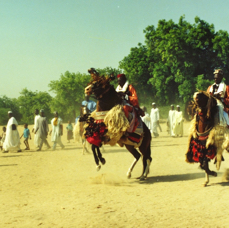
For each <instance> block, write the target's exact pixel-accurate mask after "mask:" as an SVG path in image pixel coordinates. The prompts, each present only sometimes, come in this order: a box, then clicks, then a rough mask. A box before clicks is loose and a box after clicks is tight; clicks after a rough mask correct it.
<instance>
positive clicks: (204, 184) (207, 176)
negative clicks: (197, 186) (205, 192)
mask: <svg viewBox="0 0 229 228" xmlns="http://www.w3.org/2000/svg"><path fill="white" fill-rule="evenodd" d="M208 183H209V175H208V174H207V172H205V182H204V183H203V186H204V187H206V186H207V185H208Z"/></svg>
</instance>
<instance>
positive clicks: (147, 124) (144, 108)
mask: <svg viewBox="0 0 229 228" xmlns="http://www.w3.org/2000/svg"><path fill="white" fill-rule="evenodd" d="M141 109H142V110H143V111H144V113H145V115H144V116H143V117H142V116H141V119H142V121H143V122H144V123H145V125H146V126H147V127H148V128H149V130H150V129H151V119H150V116H149V113H148V112H147V108H146V107H145V106H143V107H141Z"/></svg>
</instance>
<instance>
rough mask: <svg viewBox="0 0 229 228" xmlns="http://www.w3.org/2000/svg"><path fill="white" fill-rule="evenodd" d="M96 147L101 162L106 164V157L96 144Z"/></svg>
mask: <svg viewBox="0 0 229 228" xmlns="http://www.w3.org/2000/svg"><path fill="white" fill-rule="evenodd" d="M96 149H97V155H98V158H99V160H100V162H101V163H102V164H103V165H104V164H105V163H106V160H105V158H103V156H102V154H101V152H100V149H99V147H98V146H96Z"/></svg>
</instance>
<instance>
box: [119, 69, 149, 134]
mask: <svg viewBox="0 0 229 228" xmlns="http://www.w3.org/2000/svg"><path fill="white" fill-rule="evenodd" d="M117 78H118V86H117V88H116V92H118V93H119V94H120V95H121V97H122V99H123V103H124V105H123V110H124V112H125V115H126V117H127V118H128V119H129V114H130V113H133V112H134V113H135V114H134V116H135V117H134V120H135V121H134V123H133V125H134V126H133V128H132V130H131V128H130V132H134V131H135V129H136V127H137V125H138V117H139V116H144V115H145V114H144V111H143V110H142V109H141V108H140V107H139V103H138V96H137V92H136V90H135V89H134V87H133V86H132V85H130V84H129V82H128V81H127V79H126V76H125V74H118V75H117ZM131 123H132V121H131ZM130 125H132V124H130Z"/></svg>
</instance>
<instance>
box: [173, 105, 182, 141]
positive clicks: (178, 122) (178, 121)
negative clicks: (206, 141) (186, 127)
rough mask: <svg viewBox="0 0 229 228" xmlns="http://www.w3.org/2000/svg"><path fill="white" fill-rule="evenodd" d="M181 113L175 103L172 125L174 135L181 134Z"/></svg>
mask: <svg viewBox="0 0 229 228" xmlns="http://www.w3.org/2000/svg"><path fill="white" fill-rule="evenodd" d="M183 121H184V119H183V113H182V111H180V106H179V105H177V110H176V111H175V122H174V125H173V126H174V127H173V133H174V135H175V136H181V137H182V136H183Z"/></svg>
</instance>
